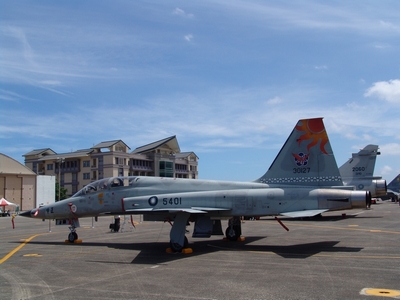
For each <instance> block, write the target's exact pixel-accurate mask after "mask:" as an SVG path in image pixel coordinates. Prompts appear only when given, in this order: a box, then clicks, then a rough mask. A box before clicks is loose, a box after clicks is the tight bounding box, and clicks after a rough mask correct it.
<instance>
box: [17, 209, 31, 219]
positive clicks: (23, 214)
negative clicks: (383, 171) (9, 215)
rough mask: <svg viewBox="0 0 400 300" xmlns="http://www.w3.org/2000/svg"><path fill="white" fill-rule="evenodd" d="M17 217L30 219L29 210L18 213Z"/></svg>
mask: <svg viewBox="0 0 400 300" xmlns="http://www.w3.org/2000/svg"><path fill="white" fill-rule="evenodd" d="M19 215H20V216H23V217H28V218H32V214H31V210H27V211H24V212H22V213H19Z"/></svg>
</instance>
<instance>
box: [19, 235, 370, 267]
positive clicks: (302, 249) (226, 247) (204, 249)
mask: <svg viewBox="0 0 400 300" xmlns="http://www.w3.org/2000/svg"><path fill="white" fill-rule="evenodd" d="M264 238H265V236H263V237H246V240H245V241H244V242H231V241H224V240H219V241H218V240H213V241H197V242H196V241H195V242H192V243H190V244H189V247H190V248H193V253H191V254H183V253H167V252H166V251H165V249H167V248H168V247H169V243H165V242H150V243H101V242H96V243H93V242H88V243H85V242H84V243H80V244H65V243H62V242H40V241H31V242H29V243H30V244H36V245H49V246H50V245H51V246H63V245H64V246H66V247H108V248H113V249H116V250H135V251H140V252H139V254H138V255H136V257H135V258H133V260H132V261H131V263H132V264H166V263H168V262H171V261H175V260H178V259H190V258H191V257H195V256H198V255H203V254H209V253H214V252H219V251H221V252H224V251H226V252H228V251H243V252H260V253H274V254H276V255H279V256H281V257H283V258H287V259H305V258H308V257H310V256H313V255H316V254H319V253H321V252H328V253H355V252H360V251H361V250H362V249H363V248H358V247H335V246H336V245H337V244H338V243H339V241H322V242H316V243H304V244H296V245H285V246H277V245H270V246H269V245H249V244H250V243H253V242H256V241H258V240H261V239H264ZM16 243H17V242H16ZM88 262H95V263H121V264H125V263H124V262H115V261H109V260H108V261H106V260H105V261H99V260H88Z"/></svg>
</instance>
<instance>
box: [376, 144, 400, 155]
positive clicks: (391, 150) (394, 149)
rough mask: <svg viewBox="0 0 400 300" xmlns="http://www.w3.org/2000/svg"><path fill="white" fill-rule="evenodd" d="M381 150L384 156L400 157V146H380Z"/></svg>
mask: <svg viewBox="0 0 400 300" xmlns="http://www.w3.org/2000/svg"><path fill="white" fill-rule="evenodd" d="M379 148H380V151H381V152H382V154H383V155H393V156H400V144H397V143H389V144H385V145H382V146H379Z"/></svg>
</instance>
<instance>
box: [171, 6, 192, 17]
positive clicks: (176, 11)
mask: <svg viewBox="0 0 400 300" xmlns="http://www.w3.org/2000/svg"><path fill="white" fill-rule="evenodd" d="M173 14H174V15H178V16H182V17H185V18H193V17H194V15H193V14H188V13H186V12H185V11H184V10H183V9H181V8H178V7H177V8H175V9H174V11H173Z"/></svg>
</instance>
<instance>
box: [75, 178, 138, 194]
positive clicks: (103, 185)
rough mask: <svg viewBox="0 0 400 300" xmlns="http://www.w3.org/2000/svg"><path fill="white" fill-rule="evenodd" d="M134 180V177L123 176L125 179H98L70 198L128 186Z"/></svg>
mask: <svg viewBox="0 0 400 300" xmlns="http://www.w3.org/2000/svg"><path fill="white" fill-rule="evenodd" d="M135 178H136V177H135V176H125V177H123V176H121V177H110V178H104V179H100V180H97V181H94V182H91V183H89V184H88V185H86V186H84V187H83V188H82V189H81V190H80V191H78V192H77V193H76V194H75V195H73V196H72V197H78V196H82V195H86V194H90V193H94V192H98V191H101V190H108V189H110V188H116V187H124V186H129V185H132V183H133V182H134V180H135Z"/></svg>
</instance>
